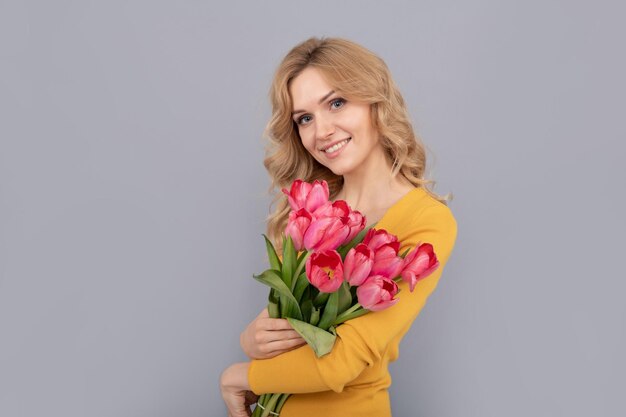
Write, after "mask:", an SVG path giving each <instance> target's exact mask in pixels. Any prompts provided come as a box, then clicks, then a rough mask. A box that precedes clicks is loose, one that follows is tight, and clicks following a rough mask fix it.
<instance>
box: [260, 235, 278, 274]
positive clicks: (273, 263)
mask: <svg viewBox="0 0 626 417" xmlns="http://www.w3.org/2000/svg"><path fill="white" fill-rule="evenodd" d="M263 238H265V248H266V249H267V259H268V260H269V261H270V268H271V269H275V270H277V271H280V270H281V269H282V264H281V263H280V258H278V255H277V254H276V249H275V248H274V245H272V241H270V240H269V239H268V238H267V236H265V235H263Z"/></svg>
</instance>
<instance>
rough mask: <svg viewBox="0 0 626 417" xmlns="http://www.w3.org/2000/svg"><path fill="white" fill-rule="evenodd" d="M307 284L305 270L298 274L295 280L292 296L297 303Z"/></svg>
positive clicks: (300, 300) (300, 299)
mask: <svg viewBox="0 0 626 417" xmlns="http://www.w3.org/2000/svg"><path fill="white" fill-rule="evenodd" d="M308 286H309V280H308V279H307V277H306V272H303V273H301V274H300V276H299V277H298V279H297V280H296V281H295V286H294V290H293V296H294V297H295V299H296V301H298V302H299V303H300V302H302V295H303V294H304V290H306V288H307V287H308Z"/></svg>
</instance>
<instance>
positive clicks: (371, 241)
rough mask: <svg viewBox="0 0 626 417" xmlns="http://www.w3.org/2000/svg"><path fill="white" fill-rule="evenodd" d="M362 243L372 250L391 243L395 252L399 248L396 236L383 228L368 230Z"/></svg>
mask: <svg viewBox="0 0 626 417" xmlns="http://www.w3.org/2000/svg"><path fill="white" fill-rule="evenodd" d="M362 243H363V244H365V245H367V246H368V247H369V248H370V249H372V250H374V251H375V250H376V249H378V248H380V247H381V246H383V245H391V246H392V247H393V248H394V249H395V250H396V253H397V252H398V250H400V242H398V237H397V236H396V235H392V234H391V233H389V232H387V231H386V230H385V229H370V230H368V231H367V233H366V234H365V237H364V238H363V242H362Z"/></svg>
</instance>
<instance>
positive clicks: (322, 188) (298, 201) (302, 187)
mask: <svg viewBox="0 0 626 417" xmlns="http://www.w3.org/2000/svg"><path fill="white" fill-rule="evenodd" d="M282 192H283V193H284V194H285V195H286V196H287V199H288V200H289V205H290V206H291V209H292V210H293V211H298V210H300V209H301V208H305V209H307V211H308V212H309V213H313V212H315V210H317V209H318V208H319V207H321V206H323V205H324V203H326V202H328V197H329V194H330V192H329V190H328V183H327V182H326V181H318V180H315V181H314V182H313V184H310V183H308V182H305V181H302V180H300V179H298V180H295V181H294V182H293V183H292V184H291V190H289V191H288V190H287V189H286V188H283V189H282Z"/></svg>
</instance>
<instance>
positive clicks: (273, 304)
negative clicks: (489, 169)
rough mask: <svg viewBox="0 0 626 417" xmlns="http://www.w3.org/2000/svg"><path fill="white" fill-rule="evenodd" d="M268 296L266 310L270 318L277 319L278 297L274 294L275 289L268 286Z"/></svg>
mask: <svg viewBox="0 0 626 417" xmlns="http://www.w3.org/2000/svg"><path fill="white" fill-rule="evenodd" d="M268 298H269V303H268V304H267V311H268V313H269V315H270V317H271V318H273V319H277V318H279V317H280V310H279V307H278V303H279V300H280V298H279V297H278V296H277V295H276V290H275V289H273V288H270V295H269V297H268Z"/></svg>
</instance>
